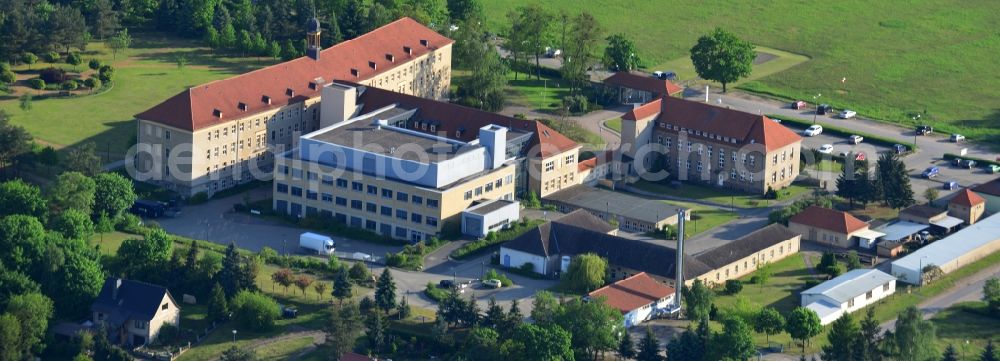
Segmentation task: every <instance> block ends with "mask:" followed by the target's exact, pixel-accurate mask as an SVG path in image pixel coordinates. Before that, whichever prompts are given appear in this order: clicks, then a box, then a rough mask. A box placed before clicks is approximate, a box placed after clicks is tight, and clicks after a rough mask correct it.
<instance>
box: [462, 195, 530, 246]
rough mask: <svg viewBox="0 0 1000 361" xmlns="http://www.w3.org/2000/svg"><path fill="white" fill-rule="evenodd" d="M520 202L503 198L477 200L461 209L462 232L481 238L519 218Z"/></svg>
mask: <svg viewBox="0 0 1000 361" xmlns="http://www.w3.org/2000/svg"><path fill="white" fill-rule="evenodd" d="M520 212H521V204H520V203H519V202H517V201H509V200H505V199H491V200H485V201H480V202H477V203H476V204H473V205H472V207H469V208H468V209H466V210H464V211H462V234H465V235H468V236H472V237H477V238H482V237H486V235H487V234H489V233H490V232H496V231H499V230H502V229H505V228H507V227H508V226H510V225H511V224H513V223H514V222H517V220H518V219H520Z"/></svg>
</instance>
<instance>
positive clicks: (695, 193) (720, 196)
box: [632, 180, 811, 208]
mask: <svg viewBox="0 0 1000 361" xmlns="http://www.w3.org/2000/svg"><path fill="white" fill-rule="evenodd" d="M632 186H634V187H636V188H639V189H641V190H644V191H647V192H654V193H659V194H663V195H669V196H674V197H682V198H687V199H697V200H703V201H707V202H713V203H716V204H719V205H725V206H735V207H739V208H755V207H760V206H763V205H767V204H770V202H773V201H772V200H766V199H763V198H762V197H761V196H760V195H756V194H747V193H743V192H737V191H733V190H729V189H723V188H716V187H710V186H705V185H701V184H695V183H684V184H682V185H681V186H680V187H676V188H675V187H671V186H670V185H667V184H663V183H657V182H650V181H646V180H640V181H638V182H636V183H634V184H632ZM810 189H811V188H809V187H806V186H803V185H799V184H792V185H791V186H790V187H787V188H785V189H782V190H780V191H779V192H778V194H779V199H788V198H790V197H795V196H798V195H800V194H803V193H805V192H808V191H809V190H810Z"/></svg>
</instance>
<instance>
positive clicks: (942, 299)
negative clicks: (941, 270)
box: [882, 264, 1000, 331]
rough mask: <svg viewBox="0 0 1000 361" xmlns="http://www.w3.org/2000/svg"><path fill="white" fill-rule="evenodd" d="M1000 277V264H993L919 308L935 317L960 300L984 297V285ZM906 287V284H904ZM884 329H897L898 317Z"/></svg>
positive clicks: (928, 315)
mask: <svg viewBox="0 0 1000 361" xmlns="http://www.w3.org/2000/svg"><path fill="white" fill-rule="evenodd" d="M997 277H1000V264H996V265H993V266H991V267H989V268H986V269H984V270H982V271H979V272H978V273H976V274H974V275H972V276H969V277H966V278H964V279H962V280H960V282H961V283H960V284H958V285H955V286H954V287H952V288H951V289H950V290H948V291H946V292H944V293H942V294H940V295H937V296H935V297H933V298H930V299H928V300H926V301H924V302H921V303H920V304H919V305H918V306H917V308H918V309H919V310H920V313H922V314H923V317H924V319H925V320H926V319H930V318H931V317H934V315H935V314H937V313H938V312H941V311H943V310H944V309H946V308H948V307H950V306H951V305H954V304H956V303H959V302H967V301H979V300H981V299H982V298H983V285H984V284H986V280H988V279H990V278H997ZM904 287H905V286H904ZM896 292H906V291H905V289H900V288H899V287H897V288H896ZM882 329H883V330H887V331H892V330H895V329H896V319H892V320H890V321H887V322H885V323H883V324H882Z"/></svg>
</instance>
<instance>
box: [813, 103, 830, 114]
mask: <svg viewBox="0 0 1000 361" xmlns="http://www.w3.org/2000/svg"><path fill="white" fill-rule="evenodd" d="M832 111H833V107H831V106H830V104H820V105H819V106H818V107H816V114H819V115H826V113H830V112H832Z"/></svg>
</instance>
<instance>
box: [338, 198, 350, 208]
mask: <svg viewBox="0 0 1000 361" xmlns="http://www.w3.org/2000/svg"><path fill="white" fill-rule="evenodd" d="M336 204H337V205H338V206H341V207H347V198H344V197H337V202H336Z"/></svg>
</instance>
